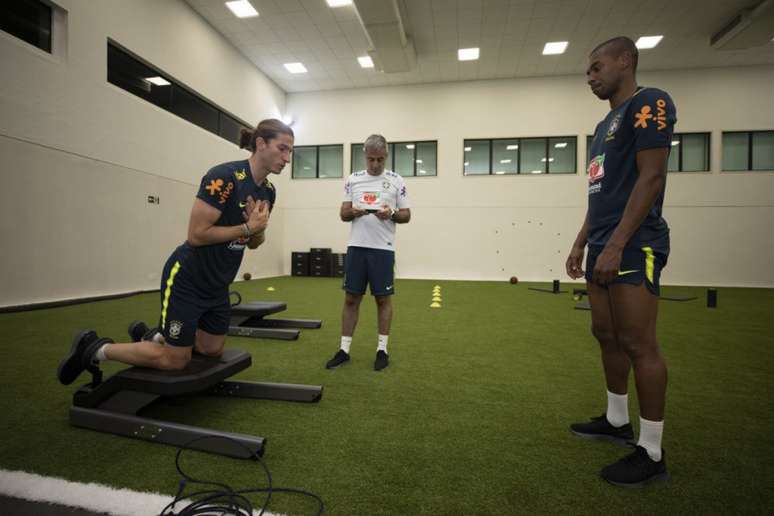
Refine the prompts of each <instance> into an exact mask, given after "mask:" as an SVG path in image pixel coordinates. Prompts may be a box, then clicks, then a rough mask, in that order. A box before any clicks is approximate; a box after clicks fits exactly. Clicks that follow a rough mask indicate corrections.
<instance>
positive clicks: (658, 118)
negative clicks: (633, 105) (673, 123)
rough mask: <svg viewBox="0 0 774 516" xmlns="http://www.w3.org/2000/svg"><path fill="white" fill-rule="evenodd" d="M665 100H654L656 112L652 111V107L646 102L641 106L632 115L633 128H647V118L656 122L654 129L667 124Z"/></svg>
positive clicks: (661, 128) (660, 128)
mask: <svg viewBox="0 0 774 516" xmlns="http://www.w3.org/2000/svg"><path fill="white" fill-rule="evenodd" d="M666 106H667V103H666V100H664V99H658V100H657V101H656V112H655V114H654V113H653V108H652V107H650V106H648V105H647V104H646V105H644V106H642V108H641V109H640V112H639V113H635V115H634V128H635V129H647V128H648V120H652V121H653V122H655V123H656V129H657V130H659V131H661V130H663V129H664V128H665V127H666V126H667V117H666V114H667V113H666Z"/></svg>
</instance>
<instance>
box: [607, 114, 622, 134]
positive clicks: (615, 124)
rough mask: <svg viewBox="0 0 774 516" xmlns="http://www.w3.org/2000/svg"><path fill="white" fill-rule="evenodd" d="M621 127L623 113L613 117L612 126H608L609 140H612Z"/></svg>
mask: <svg viewBox="0 0 774 516" xmlns="http://www.w3.org/2000/svg"><path fill="white" fill-rule="evenodd" d="M619 127H621V113H618V114H617V115H615V116H614V117H613V119H612V120H611V121H610V124H609V125H608V126H607V139H608V140H609V139H612V138H613V135H614V134H615V133H616V131H618V128H619Z"/></svg>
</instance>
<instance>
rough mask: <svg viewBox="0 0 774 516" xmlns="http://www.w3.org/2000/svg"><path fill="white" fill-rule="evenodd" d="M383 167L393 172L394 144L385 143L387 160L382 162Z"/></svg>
mask: <svg viewBox="0 0 774 516" xmlns="http://www.w3.org/2000/svg"><path fill="white" fill-rule="evenodd" d="M384 168H386V169H387V170H392V171H393V172H395V144H394V143H387V161H386V162H385V163H384Z"/></svg>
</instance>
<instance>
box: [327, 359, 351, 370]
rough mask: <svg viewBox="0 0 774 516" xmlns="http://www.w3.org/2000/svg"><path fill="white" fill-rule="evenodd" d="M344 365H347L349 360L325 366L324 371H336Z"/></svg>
mask: <svg viewBox="0 0 774 516" xmlns="http://www.w3.org/2000/svg"><path fill="white" fill-rule="evenodd" d="M344 364H349V360H345V361H343V362H339V363H338V364H336V365H328V364H325V369H338V368H339V367H341V366H343V365H344Z"/></svg>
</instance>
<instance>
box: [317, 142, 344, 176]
mask: <svg viewBox="0 0 774 516" xmlns="http://www.w3.org/2000/svg"><path fill="white" fill-rule="evenodd" d="M319 154H320V173H319V175H318V177H341V176H342V173H343V170H344V149H343V147H342V146H341V145H321V146H320V148H319Z"/></svg>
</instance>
